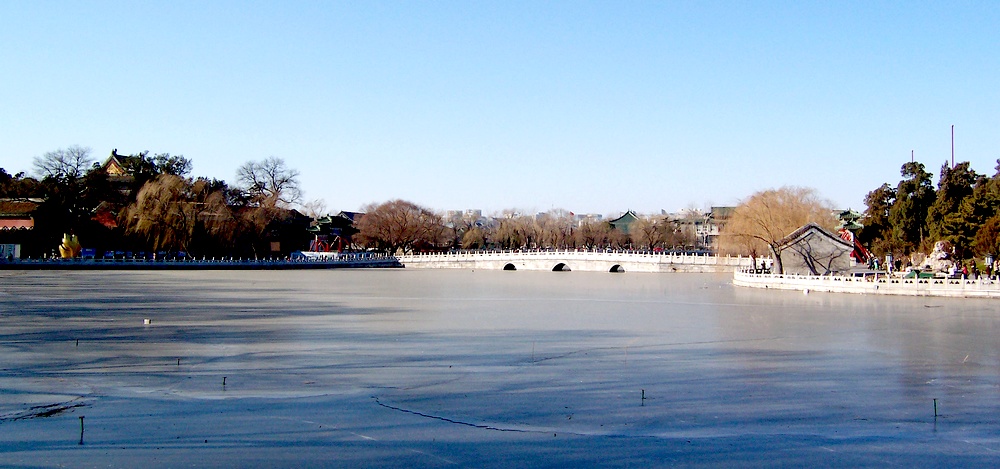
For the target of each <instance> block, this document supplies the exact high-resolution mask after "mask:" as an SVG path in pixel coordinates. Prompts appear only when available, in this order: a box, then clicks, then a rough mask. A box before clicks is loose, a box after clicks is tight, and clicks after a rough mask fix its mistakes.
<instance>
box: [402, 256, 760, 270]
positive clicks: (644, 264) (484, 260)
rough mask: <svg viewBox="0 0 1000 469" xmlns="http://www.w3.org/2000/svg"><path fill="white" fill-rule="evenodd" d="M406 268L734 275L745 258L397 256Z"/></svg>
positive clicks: (743, 265) (748, 263)
mask: <svg viewBox="0 0 1000 469" xmlns="http://www.w3.org/2000/svg"><path fill="white" fill-rule="evenodd" d="M399 260H400V262H402V263H403V265H404V266H406V268H416V269H483V270H535V271H573V270H575V271H581V272H733V271H735V270H739V269H747V268H750V267H752V262H753V261H752V260H751V259H750V258H748V257H729V256H712V255H705V254H687V253H658V252H648V251H646V252H643V251H460V252H447V253H435V254H416V255H407V256H400V257H399Z"/></svg>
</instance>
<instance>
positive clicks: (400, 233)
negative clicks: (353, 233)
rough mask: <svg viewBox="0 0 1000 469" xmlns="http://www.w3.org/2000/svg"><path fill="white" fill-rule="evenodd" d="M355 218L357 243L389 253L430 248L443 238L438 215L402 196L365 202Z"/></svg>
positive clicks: (443, 231)
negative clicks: (378, 201)
mask: <svg viewBox="0 0 1000 469" xmlns="http://www.w3.org/2000/svg"><path fill="white" fill-rule="evenodd" d="M362 210H363V211H364V212H365V215H364V216H363V217H361V219H360V220H358V222H357V228H358V230H359V233H358V235H357V239H358V241H359V242H361V244H363V245H366V246H368V247H371V248H375V249H378V250H381V251H385V252H387V253H389V254H395V253H396V252H397V251H402V252H403V253H407V252H412V251H413V250H414V249H415V248H416V247H420V246H425V247H430V248H434V247H437V246H439V245H440V244H441V242H442V241H443V239H444V238H445V227H444V224H443V223H442V220H441V216H440V215H438V214H436V213H434V212H432V211H431V210H430V209H427V208H424V207H421V206H419V205H417V204H414V203H413V202H407V201H405V200H398V199H397V200H391V201H388V202H383V203H381V204H369V205H367V206H366V207H364V208H363V209H362Z"/></svg>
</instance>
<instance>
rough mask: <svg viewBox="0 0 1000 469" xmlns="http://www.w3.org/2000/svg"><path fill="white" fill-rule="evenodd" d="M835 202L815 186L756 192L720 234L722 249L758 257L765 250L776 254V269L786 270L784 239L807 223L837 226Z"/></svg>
mask: <svg viewBox="0 0 1000 469" xmlns="http://www.w3.org/2000/svg"><path fill="white" fill-rule="evenodd" d="M831 206H832V204H831V203H830V202H829V201H827V200H824V199H822V198H821V197H820V196H819V195H818V194H817V193H816V191H815V190H814V189H810V188H803V187H782V188H780V189H769V190H765V191H761V192H757V193H756V194H753V195H752V196H750V197H749V198H748V199H746V200H745V201H744V202H743V203H741V204H740V205H739V206H737V207H736V209H735V210H734V211H733V214H732V216H731V217H730V219H729V221H728V223H727V224H726V227H725V228H724V230H723V232H722V233H721V235H720V247H721V249H720V250H721V251H722V252H725V253H729V254H746V255H750V256H751V257H753V258H754V259H756V257H757V256H758V255H761V254H763V253H764V252H770V254H771V256H772V257H773V258H774V269H775V272H777V273H783V269H782V266H781V253H782V251H783V250H784V249H785V247H784V246H782V245H781V240H782V239H784V238H785V237H786V236H787V235H788V234H790V233H792V232H794V231H795V230H797V229H798V228H800V227H802V226H803V225H805V224H807V223H816V224H817V225H819V226H821V227H823V228H827V229H831V230H832V229H833V228H834V227H835V225H836V220H835V218H834V217H833V214H832V208H831Z"/></svg>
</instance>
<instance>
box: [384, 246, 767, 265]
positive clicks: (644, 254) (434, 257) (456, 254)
mask: <svg viewBox="0 0 1000 469" xmlns="http://www.w3.org/2000/svg"><path fill="white" fill-rule="evenodd" d="M401 257H404V258H406V259H409V260H414V261H417V262H422V261H445V260H447V261H462V260H468V261H473V260H480V259H510V260H514V259H558V260H572V259H578V260H612V259H618V260H628V261H636V262H649V263H658V264H693V265H697V264H702V265H726V266H749V265H750V262H752V260H751V259H750V258H749V257H743V256H717V255H714V254H708V253H684V252H655V251H629V250H614V249H609V250H572V249H568V250H482V251H447V252H429V253H414V254H408V255H405V256H401Z"/></svg>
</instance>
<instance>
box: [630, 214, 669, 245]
mask: <svg viewBox="0 0 1000 469" xmlns="http://www.w3.org/2000/svg"><path fill="white" fill-rule="evenodd" d="M664 225H665V220H664V219H663V218H659V219H657V218H652V217H642V218H640V219H638V220H636V221H635V223H632V226H630V227H629V235H631V237H632V243H633V245H634V246H635V247H637V248H640V249H654V248H657V247H659V246H662V245H663V242H664V241H665V240H666V233H665V232H664Z"/></svg>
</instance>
